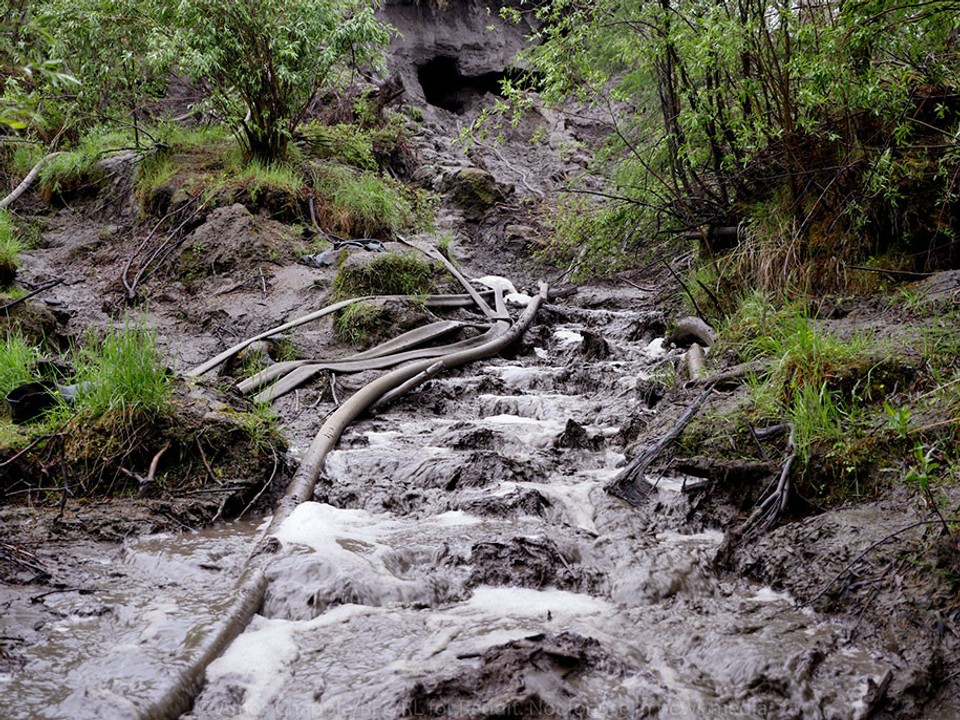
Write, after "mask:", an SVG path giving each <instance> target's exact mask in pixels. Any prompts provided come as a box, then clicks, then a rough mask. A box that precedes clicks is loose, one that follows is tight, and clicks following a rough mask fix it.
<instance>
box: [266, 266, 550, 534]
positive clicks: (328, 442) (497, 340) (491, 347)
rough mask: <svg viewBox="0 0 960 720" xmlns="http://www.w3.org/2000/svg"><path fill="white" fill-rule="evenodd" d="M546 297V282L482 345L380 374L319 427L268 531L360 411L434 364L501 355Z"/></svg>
mask: <svg viewBox="0 0 960 720" xmlns="http://www.w3.org/2000/svg"><path fill="white" fill-rule="evenodd" d="M495 297H496V303H497V312H498V313H502V314H504V315H505V314H506V312H507V309H506V303H505V302H504V301H503V292H502V291H499V290H498V291H496V293H495ZM546 297H547V286H546V284H545V283H541V285H540V292H539V293H538V294H537V295H536V296H534V297H533V298H532V299H531V301H530V304H529V305H527V307H526V309H525V310H524V311H523V313H522V314H521V315H520V317H519V318H518V320H517V321H516V323H513V324H511V323H509V322H508V321H506V320H500V321H498V322H497V324H496V325H495V327H494V328H493V329H492V330H491V331H489V332H488V335H487V336H486V337H487V339H486V341H485V342H484V343H483V344H482V345H478V346H476V347H471V348H466V349H462V350H458V351H455V352H452V353H450V354H448V355H444V356H441V357H440V358H428V359H425V360H420V361H418V362H414V363H411V364H409V365H404V366H402V367H399V368H397V369H395V370H392V371H390V372H388V373H386V374H385V375H382V376H381V377H379V378H377V379H376V380H374V381H373V382H371V383H369V384H367V385H365V386H364V387H363V388H361V389H360V390H358V391H357V392H356V393H355V394H354V395H352V396H351V397H350V399H349V400H347V401H346V402H345V403H343V404H342V405H341V406H340V407H339V408H337V409H336V410H335V411H334V412H333V413H332V414H331V415H330V416H329V417H328V418H327V421H326V422H325V423H324V424H323V426H322V427H321V428H320V431H319V432H318V433H317V436H316V437H315V438H314V440H313V443H312V444H311V445H310V448H309V449H308V450H307V453H306V455H304V458H303V461H302V462H301V463H300V467H299V468H298V470H297V472H296V474H295V475H294V477H293V480H292V481H291V482H290V485H289V486H288V488H287V492H286V494H285V495H284V497H283V498H281V500H280V503H279V504H278V506H277V508H276V511H275V512H274V516H273V520H272V521H271V524H270V526H271V529H273V528H275V527H278V526H279V523H281V522H283V520H284V519H285V518H286V517H287V516H288V515H289V514H290V512H292V511H293V508H295V507H296V506H297V505H299V504H300V503H301V502H304V501H305V500H308V499H309V498H310V497H311V496H312V495H313V490H314V487H315V486H316V483H317V478H318V477H319V476H320V472H321V470H322V468H323V462H324V460H326V457H327V454H328V453H329V452H330V451H331V450H332V449H333V447H334V445H336V442H337V440H338V439H339V438H340V435H341V434H342V433H343V431H344V430H345V429H346V428H347V426H348V425H349V424H350V423H352V422H353V421H354V420H355V419H356V418H357V417H358V416H359V415H360V414H361V413H362V412H364V411H365V410H366V409H367V408H369V407H370V406H372V405H373V404H374V403H375V402H377V401H378V400H380V399H381V398H382V397H383V396H384V395H386V394H387V393H389V392H390V391H391V390H394V389H396V388H398V387H400V386H401V385H404V386H405V389H407V390H409V389H410V388H412V387H414V386H415V385H416V384H419V382H424V381H425V380H427V379H428V378H429V377H430V375H428V374H427V373H426V371H428V370H430V369H431V367H432V366H433V365H434V364H435V363H440V364H441V367H442V368H443V369H450V368H455V367H459V366H461V365H465V364H467V363H469V362H474V361H476V360H482V359H484V358H488V357H491V356H492V355H495V354H496V353H498V352H500V351H501V350H503V349H504V348H506V347H507V346H509V345H510V344H511V343H513V342H514V341H516V340H517V339H518V338H519V337H520V336H521V335H522V334H523V333H524V332H525V331H526V329H527V327H529V325H530V323H531V322H532V321H533V318H534V317H535V316H536V314H537V310H539V308H540V305H541V303H542V302H543V301H544V300H545V299H546ZM432 374H436V371H433V373H432ZM417 377H419V378H420V380H419V382H415V383H413V384H410V383H409V382H408V381H410V380H414V379H415V378H417Z"/></svg>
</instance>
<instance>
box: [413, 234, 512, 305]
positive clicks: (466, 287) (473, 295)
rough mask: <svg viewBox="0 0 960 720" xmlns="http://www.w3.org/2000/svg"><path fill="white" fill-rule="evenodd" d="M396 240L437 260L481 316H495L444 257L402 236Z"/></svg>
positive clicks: (471, 286)
mask: <svg viewBox="0 0 960 720" xmlns="http://www.w3.org/2000/svg"><path fill="white" fill-rule="evenodd" d="M397 240H398V241H399V242H401V243H402V244H404V245H406V246H407V247H411V248H413V249H414V250H418V251H420V252H421V253H423V254H424V255H426V256H427V257H429V258H433V259H434V260H439V261H440V262H441V263H443V266H444V267H445V268H447V270H448V271H449V272H450V274H451V275H453V276H454V277H455V278H456V279H457V281H458V282H459V283H460V284H461V285H462V286H463V289H464V290H466V291H467V294H468V295H469V296H470V297H471V298H473V301H474V302H475V303H476V305H477V307H478V308H480V310H481V311H482V312H483V314H484V315H485V316H487V317H488V318H491V319H493V318H494V317H495V316H496V313H494V311H493V310H492V309H491V307H490V306H489V305H488V304H487V301H486V300H484V299H483V298H482V297H481V296H480V293H479V292H477V290H476V288H474V287H473V285H471V284H470V282H469V281H468V280H467V279H466V278H465V277H464V276H463V273H461V272H460V271H459V270H457V268H456V266H455V265H454V264H453V263H452V262H450V261H449V260H448V259H447V257H446V255H444V254H443V253H442V252H440V251H438V250H435V249H434V248H425V247H421V246H420V245H417V244H415V243H412V242H410V241H409V240H407V239H406V238H404V237H403V236H402V235H397ZM508 317H509V316H508Z"/></svg>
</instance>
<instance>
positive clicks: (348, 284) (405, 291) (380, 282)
mask: <svg viewBox="0 0 960 720" xmlns="http://www.w3.org/2000/svg"><path fill="white" fill-rule="evenodd" d="M433 276H434V266H433V265H432V264H431V263H429V262H427V261H426V260H422V259H420V258H419V257H417V256H415V255H411V254H404V255H395V254H393V253H390V254H383V255H378V256H377V257H375V258H374V259H373V260H371V261H370V262H363V263H351V264H347V265H344V266H343V267H342V268H340V271H339V272H338V273H337V276H336V277H335V278H334V279H333V296H334V298H335V299H337V300H343V299H346V298H351V297H358V296H361V295H428V294H430V293H432V292H433V291H434V288H435V285H434V280H433Z"/></svg>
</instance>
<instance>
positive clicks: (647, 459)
mask: <svg viewBox="0 0 960 720" xmlns="http://www.w3.org/2000/svg"><path fill="white" fill-rule="evenodd" d="M712 393H713V386H712V385H711V386H710V387H708V388H707V389H706V390H704V391H703V393H701V395H700V396H699V397H698V398H697V399H696V400H694V401H693V403H692V404H691V405H690V407H688V408H687V409H686V410H685V411H684V412H683V415H681V416H680V418H679V419H678V420H677V422H676V423H675V424H674V426H673V427H672V428H670V430H669V431H667V433H666V434H665V435H664V436H663V437H661V438H660V439H659V440H657V442H655V443H654V444H653V445H649V446H647V447H645V448H644V449H643V451H642V452H641V453H640V454H639V455H638V456H637V457H635V458H634V459H633V460H631V461H630V462H629V463H627V465H626V467H624V468H623V470H621V471H620V473H619V474H618V475H617V476H616V477H615V478H614V479H613V480H612V481H611V482H610V483H609V484H608V485H607V486H606V487H605V488H604V490H606V491H607V492H608V493H610V494H611V495H613V496H614V497H618V498H620V499H621V500H624V501H625V502H628V503H630V504H631V505H633V506H635V507H637V506H640V505H642V504H643V503H644V502H645V501H646V500H647V498H648V496H649V495H650V493H651V492H652V491H653V485H651V484H650V483H649V482H647V479H646V477H645V475H646V471H647V468H648V467H650V464H651V463H652V462H653V461H654V460H656V459H657V457H659V455H660V453H662V452H663V451H664V450H665V449H666V447H667V446H668V445H669V444H670V443H671V442H673V441H674V440H675V439H676V438H677V437H679V435H680V433H682V432H683V429H684V428H685V427H686V426H687V425H688V424H690V421H691V420H693V417H694V416H695V415H696V414H697V413H698V412H699V411H700V408H701V407H703V404H704V403H705V402H706V401H707V398H708V397H710V395H711V394H712Z"/></svg>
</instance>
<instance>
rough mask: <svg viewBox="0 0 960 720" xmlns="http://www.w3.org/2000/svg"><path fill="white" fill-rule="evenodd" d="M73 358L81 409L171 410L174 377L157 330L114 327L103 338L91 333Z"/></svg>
mask: <svg viewBox="0 0 960 720" xmlns="http://www.w3.org/2000/svg"><path fill="white" fill-rule="evenodd" d="M74 364H75V366H76V368H77V372H76V376H75V382H76V383H77V385H78V387H79V394H78V397H77V400H76V405H75V407H74V411H75V412H76V414H77V415H80V416H85V417H92V418H98V417H103V416H107V415H118V416H123V417H133V416H146V417H157V416H160V415H164V414H166V413H168V412H169V411H170V408H171V397H172V383H171V377H170V374H169V373H168V372H167V371H166V369H165V368H164V367H163V364H162V363H161V361H160V354H159V351H158V349H157V338H156V334H155V333H153V332H152V331H150V330H148V329H146V328H144V327H142V326H137V325H132V326H126V327H123V328H116V327H113V328H110V329H109V330H108V331H107V333H106V335H105V336H104V337H102V338H98V337H96V336H95V335H93V334H88V336H87V338H86V342H85V344H84V347H83V348H81V349H80V350H79V351H78V352H76V353H75V356H74Z"/></svg>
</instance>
